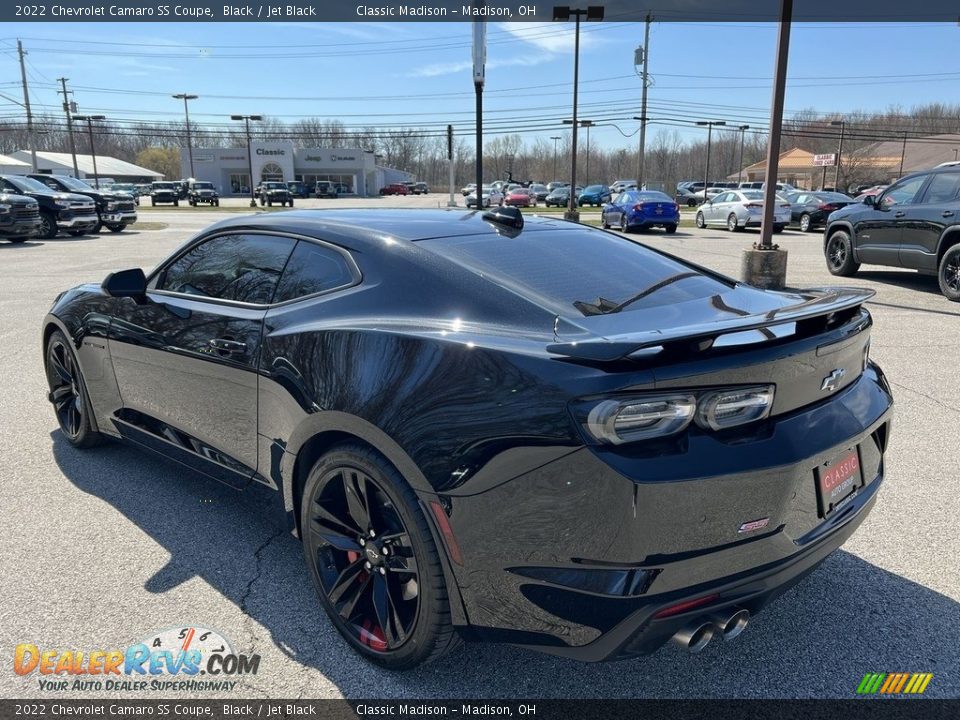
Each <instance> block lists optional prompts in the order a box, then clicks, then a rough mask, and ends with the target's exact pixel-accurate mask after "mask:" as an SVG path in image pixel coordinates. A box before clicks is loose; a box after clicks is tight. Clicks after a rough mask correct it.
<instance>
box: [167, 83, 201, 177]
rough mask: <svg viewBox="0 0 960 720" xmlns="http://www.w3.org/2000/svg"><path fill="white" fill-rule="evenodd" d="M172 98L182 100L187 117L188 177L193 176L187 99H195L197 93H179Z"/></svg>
mask: <svg viewBox="0 0 960 720" xmlns="http://www.w3.org/2000/svg"><path fill="white" fill-rule="evenodd" d="M172 97H173V99H174V100H183V114H184V116H186V119H187V155H188V156H189V158H190V177H193V176H194V175H193V143H192V142H190V108H188V107H187V101H188V100H196V99H197V98H198V97H199V95H188V94H187V93H180V94H179V95H173V96H172Z"/></svg>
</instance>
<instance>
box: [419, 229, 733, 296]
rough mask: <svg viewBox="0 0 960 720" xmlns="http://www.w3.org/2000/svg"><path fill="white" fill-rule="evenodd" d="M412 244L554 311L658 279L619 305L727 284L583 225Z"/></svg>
mask: <svg viewBox="0 0 960 720" xmlns="http://www.w3.org/2000/svg"><path fill="white" fill-rule="evenodd" d="M417 244H418V245H422V246H424V247H426V248H427V249H429V250H431V251H433V252H435V253H437V254H439V255H441V256H443V257H446V258H447V259H449V260H452V261H454V262H456V263H458V264H460V265H463V266H465V267H467V268H469V269H470V270H472V271H474V272H477V273H482V274H483V275H484V276H486V277H489V278H490V279H491V280H492V281H493V282H496V283H498V284H500V285H503V286H505V287H509V288H511V289H515V290H516V291H517V292H519V293H520V294H521V295H523V296H526V297H531V298H532V299H534V300H535V301H536V302H537V303H538V304H540V305H542V306H544V307H548V308H553V309H555V310H556V311H557V312H559V313H569V312H570V311H571V310H577V311H580V312H582V313H583V314H593V313H590V312H589V311H587V310H583V309H582V307H581V305H582V304H584V303H596V302H597V300H598V298H603V299H604V301H605V302H610V303H614V304H619V303H624V302H625V301H627V300H631V299H633V298H635V296H636V295H637V293H639V292H641V291H643V290H645V289H647V288H650V287H652V286H655V285H658V284H659V283H664V284H663V285H662V287H660V288H658V289H657V290H656V291H652V292H649V293H648V294H646V295H644V296H643V297H642V298H640V299H636V300H635V301H633V302H631V303H629V305H627V306H625V308H624V310H635V309H641V308H644V307H652V306H659V305H667V304H672V303H680V302H684V301H687V300H691V299H694V298H701V297H709V296H711V295H719V294H721V293H723V292H725V291H727V290H728V289H729V288H728V287H727V286H726V285H724V284H723V283H721V282H720V281H719V280H714V279H713V278H711V277H708V276H705V275H701V274H699V273H697V272H692V271H691V268H690V267H689V266H686V265H683V264H682V263H680V262H678V261H676V260H673V259H671V258H668V257H665V256H663V255H660V254H659V253H655V252H653V251H652V250H649V249H647V248H645V247H643V246H641V245H638V244H637V243H635V242H632V241H630V240H625V239H623V238H620V237H617V236H613V235H610V234H608V233H601V232H599V231H597V230H591V229H588V228H577V229H574V230H562V231H559V232H550V231H541V232H529V233H526V232H525V233H522V234H521V235H520V236H519V237H518V238H515V239H512V240H509V241H504V239H503V238H501V237H497V236H493V237H491V236H489V235H479V236H478V235H467V236H461V237H447V238H434V239H431V240H420V241H418V243H417ZM571 258H576V260H575V261H572V260H571ZM668 280H675V282H665V281H668Z"/></svg>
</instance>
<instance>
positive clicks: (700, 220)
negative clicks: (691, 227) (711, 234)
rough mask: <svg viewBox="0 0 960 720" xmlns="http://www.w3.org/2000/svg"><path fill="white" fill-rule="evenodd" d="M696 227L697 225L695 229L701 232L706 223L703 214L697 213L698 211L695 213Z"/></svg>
mask: <svg viewBox="0 0 960 720" xmlns="http://www.w3.org/2000/svg"><path fill="white" fill-rule="evenodd" d="M696 225H697V227H698V228H700V229H701V230H703V229H704V228H705V227H706V226H707V221H706V219H705V218H704V217H703V213H702V212H699V211H698V212H697V217H696Z"/></svg>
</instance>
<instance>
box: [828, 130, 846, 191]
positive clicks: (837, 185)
mask: <svg viewBox="0 0 960 720" xmlns="http://www.w3.org/2000/svg"><path fill="white" fill-rule="evenodd" d="M830 124H831V125H833V126H834V127H836V126H838V125H839V126H840V145H839V147H838V148H837V174H836V175H835V176H834V178H833V191H834V192H840V159H841V158H842V157H843V132H844V130H846V128H847V121H846V120H831V121H830Z"/></svg>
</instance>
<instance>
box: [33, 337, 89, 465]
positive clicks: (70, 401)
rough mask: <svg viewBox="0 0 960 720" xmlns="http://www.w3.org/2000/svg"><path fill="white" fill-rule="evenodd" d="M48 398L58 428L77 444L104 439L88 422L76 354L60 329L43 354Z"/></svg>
mask: <svg viewBox="0 0 960 720" xmlns="http://www.w3.org/2000/svg"><path fill="white" fill-rule="evenodd" d="M45 365H46V367H45V369H46V373H47V384H48V386H49V387H50V394H49V395H48V399H49V400H50V402H51V403H52V404H53V410H54V413H55V414H56V416H57V422H58V423H59V425H60V430H61V431H62V432H63V434H64V436H65V437H66V438H67V440H68V441H69V442H70V444H71V445H75V446H76V447H92V446H93V445H97V444H99V443H100V442H101V440H102V439H103V436H102V435H101V434H100V433H98V432H97V431H95V430H94V429H93V427H92V425H91V423H90V415H89V414H90V407H89V402H88V400H87V391H86V386H85V385H84V381H83V375H82V373H81V372H80V364H79V363H78V362H77V356H76V354H75V353H74V351H73V349H72V348H71V347H70V345H69V343H68V341H67V338H66V336H65V335H64V334H63V333H61V332H60V331H59V330H57V331H56V332H54V333H53V334H52V335H51V336H50V340H49V341H48V342H47V355H46V363H45Z"/></svg>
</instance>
